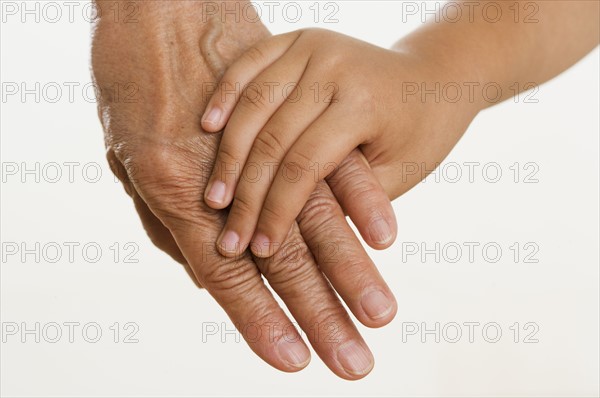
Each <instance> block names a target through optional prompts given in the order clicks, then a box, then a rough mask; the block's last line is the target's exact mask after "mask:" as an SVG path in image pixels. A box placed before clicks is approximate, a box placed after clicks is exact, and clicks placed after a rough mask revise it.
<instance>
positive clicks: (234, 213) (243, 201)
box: [229, 192, 255, 220]
mask: <svg viewBox="0 0 600 398" xmlns="http://www.w3.org/2000/svg"><path fill="white" fill-rule="evenodd" d="M254 209H255V206H254V203H252V201H251V200H249V199H248V197H247V196H246V195H244V194H243V193H242V192H240V193H236V195H235V198H234V200H233V205H232V206H231V210H230V211H229V214H230V217H231V218H233V219H235V220H237V219H241V218H244V217H247V216H248V215H250V214H252V213H253V211H254Z"/></svg>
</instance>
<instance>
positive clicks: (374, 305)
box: [360, 290, 394, 320]
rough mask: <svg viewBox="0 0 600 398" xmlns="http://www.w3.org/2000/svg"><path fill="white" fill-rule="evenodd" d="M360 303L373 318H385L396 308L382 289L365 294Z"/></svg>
mask: <svg viewBox="0 0 600 398" xmlns="http://www.w3.org/2000/svg"><path fill="white" fill-rule="evenodd" d="M360 304H361V305H362V308H363V310H364V311H365V313H366V314H367V315H368V316H369V318H371V319H373V320H376V319H380V318H383V317H384V316H386V315H387V314H389V313H390V312H392V310H393V309H394V306H393V304H392V302H391V301H390V300H389V299H388V298H387V296H386V295H385V294H383V292H382V291H380V290H373V291H371V292H369V293H367V294H365V295H364V296H363V298H362V300H361V302H360Z"/></svg>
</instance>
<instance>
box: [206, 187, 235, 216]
mask: <svg viewBox="0 0 600 398" xmlns="http://www.w3.org/2000/svg"><path fill="white" fill-rule="evenodd" d="M204 201H205V202H206V204H207V205H208V207H210V208H212V209H215V210H221V209H224V208H226V207H227V206H229V202H230V201H229V200H227V184H225V183H224V182H223V181H219V180H216V181H212V182H210V183H209V184H208V186H207V187H206V190H205V191H204Z"/></svg>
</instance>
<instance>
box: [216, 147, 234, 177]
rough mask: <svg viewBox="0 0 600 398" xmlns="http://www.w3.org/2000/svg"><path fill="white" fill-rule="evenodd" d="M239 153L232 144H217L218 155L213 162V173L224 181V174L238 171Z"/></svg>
mask: <svg viewBox="0 0 600 398" xmlns="http://www.w3.org/2000/svg"><path fill="white" fill-rule="evenodd" d="M239 166H240V162H239V155H238V153H237V151H236V149H235V147H234V146H232V145H230V144H228V143H226V142H225V141H222V142H221V145H220V146H219V155H218V156H217V160H216V162H215V167H214V173H213V174H214V175H215V176H216V177H218V178H219V179H220V180H222V181H225V175H224V174H235V175H236V176H237V174H238V173H239V168H240V167H239Z"/></svg>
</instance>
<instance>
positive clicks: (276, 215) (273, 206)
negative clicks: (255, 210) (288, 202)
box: [260, 200, 286, 226]
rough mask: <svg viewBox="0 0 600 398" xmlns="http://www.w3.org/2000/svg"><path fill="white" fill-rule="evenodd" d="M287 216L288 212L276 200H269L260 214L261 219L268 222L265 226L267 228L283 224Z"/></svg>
mask: <svg viewBox="0 0 600 398" xmlns="http://www.w3.org/2000/svg"><path fill="white" fill-rule="evenodd" d="M285 215H286V211H285V208H284V206H282V205H281V204H279V203H277V202H275V201H274V200H267V201H266V202H265V204H264V205H263V208H262V210H261V213H260V217H261V219H264V220H265V221H266V223H265V224H266V225H267V226H273V224H275V223H278V222H281V221H282V220H283V219H284V216H285Z"/></svg>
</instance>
